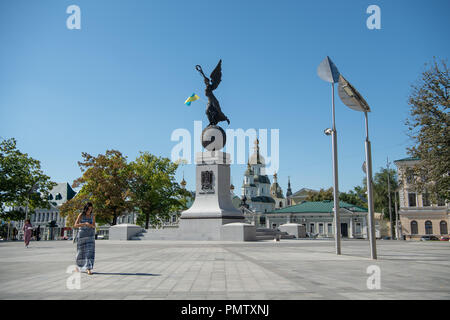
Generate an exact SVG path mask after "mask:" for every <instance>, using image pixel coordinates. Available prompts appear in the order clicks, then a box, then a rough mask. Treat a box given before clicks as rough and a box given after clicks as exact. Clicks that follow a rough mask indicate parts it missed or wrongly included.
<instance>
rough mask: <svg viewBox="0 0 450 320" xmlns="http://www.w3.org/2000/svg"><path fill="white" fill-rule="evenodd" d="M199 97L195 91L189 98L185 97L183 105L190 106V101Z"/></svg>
mask: <svg viewBox="0 0 450 320" xmlns="http://www.w3.org/2000/svg"><path fill="white" fill-rule="evenodd" d="M198 99H200V98H199V97H198V95H196V94H195V93H193V94H192V96H190V97H189V98H187V99H186V101H185V102H184V104H185V105H187V106H190V105H191V102H193V101H195V100H198Z"/></svg>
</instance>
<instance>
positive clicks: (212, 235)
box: [179, 60, 248, 240]
mask: <svg viewBox="0 0 450 320" xmlns="http://www.w3.org/2000/svg"><path fill="white" fill-rule="evenodd" d="M195 68H196V69H197V71H198V72H199V73H200V74H201V75H202V76H203V78H204V81H205V84H206V88H205V95H206V97H208V103H207V106H206V115H207V117H208V120H209V125H208V126H207V127H206V128H205V129H204V130H203V132H202V135H201V142H202V146H203V147H204V148H205V149H206V151H205V152H198V153H197V154H196V155H195V163H196V190H195V201H194V203H193V205H192V206H191V207H190V208H189V209H188V210H186V211H184V212H182V213H181V217H180V225H179V232H180V233H182V234H183V238H184V239H187V240H190V239H192V240H222V239H224V235H223V226H224V225H226V224H230V223H233V225H231V226H228V227H231V228H232V229H233V228H237V229H242V232H245V230H247V229H248V226H244V224H243V222H244V215H243V213H241V212H240V211H239V210H237V209H236V208H235V207H234V206H233V203H232V202H231V197H230V155H229V154H228V153H225V152H222V151H221V149H222V148H223V147H224V146H225V144H226V134H225V131H224V130H223V129H222V128H221V127H220V126H218V125H217V124H218V123H219V122H221V121H227V122H228V124H229V123H230V120H229V119H228V117H227V116H226V115H225V114H224V113H223V112H222V110H221V108H220V104H219V101H218V100H217V98H216V97H215V96H214V94H213V91H214V90H215V89H217V87H218V86H219V84H220V82H221V80H222V60H220V61H219V63H218V64H217V66H216V68H215V69H214V71H213V72H212V73H211V76H210V78H208V77H206V76H205V74H204V73H203V70H202V67H201V66H199V65H197V66H196V67H195ZM236 223H237V224H236ZM227 230H228V228H227ZM226 232H227V235H228V234H229V233H228V231H226ZM232 233H233V232H232ZM238 233H239V231H238ZM225 237H226V238H228V236H225Z"/></svg>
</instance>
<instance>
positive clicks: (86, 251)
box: [74, 202, 95, 275]
mask: <svg viewBox="0 0 450 320" xmlns="http://www.w3.org/2000/svg"><path fill="white" fill-rule="evenodd" d="M92 209H93V206H92V203H90V202H88V203H86V205H85V206H84V208H83V212H82V213H80V215H79V216H78V218H77V220H76V221H75V224H74V227H75V228H79V230H78V235H77V240H76V241H77V257H76V260H77V266H78V267H79V268H80V271H86V272H87V274H89V275H91V274H92V269H93V268H94V259H95V216H94V214H93V213H92Z"/></svg>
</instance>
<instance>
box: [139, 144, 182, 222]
mask: <svg viewBox="0 0 450 320" xmlns="http://www.w3.org/2000/svg"><path fill="white" fill-rule="evenodd" d="M130 167H131V171H132V175H131V180H130V195H131V201H132V202H133V205H134V207H136V208H138V209H139V211H140V212H141V214H142V215H141V217H140V219H138V220H139V221H138V222H141V223H143V224H144V226H145V228H148V227H149V225H151V226H153V227H158V226H161V224H162V222H163V221H164V220H165V219H168V218H169V217H170V214H171V213H174V212H177V211H179V210H180V208H183V196H184V193H185V192H186V191H185V190H184V189H182V188H181V187H180V185H179V184H178V183H177V182H176V181H175V173H176V170H177V167H178V164H176V163H173V162H171V161H170V159H168V158H162V157H157V156H154V155H152V154H150V153H148V152H141V154H140V156H139V157H138V158H137V159H136V160H135V161H134V162H131V163H130Z"/></svg>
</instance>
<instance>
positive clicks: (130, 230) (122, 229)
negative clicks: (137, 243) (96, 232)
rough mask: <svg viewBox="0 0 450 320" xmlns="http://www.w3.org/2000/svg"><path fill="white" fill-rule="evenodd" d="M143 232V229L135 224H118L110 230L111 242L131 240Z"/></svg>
mask: <svg viewBox="0 0 450 320" xmlns="http://www.w3.org/2000/svg"><path fill="white" fill-rule="evenodd" d="M140 232H142V227H141V226H137V225H135V224H128V223H124V224H116V225H115V226H112V227H111V228H109V240H131V238H132V237H134V236H135V235H136V234H138V233H140Z"/></svg>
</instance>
